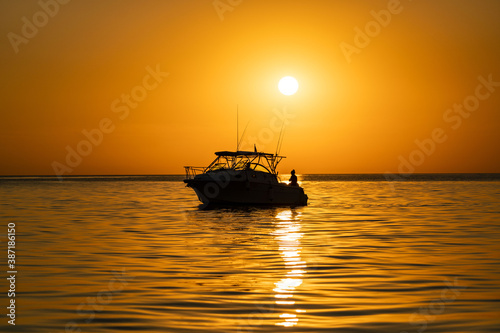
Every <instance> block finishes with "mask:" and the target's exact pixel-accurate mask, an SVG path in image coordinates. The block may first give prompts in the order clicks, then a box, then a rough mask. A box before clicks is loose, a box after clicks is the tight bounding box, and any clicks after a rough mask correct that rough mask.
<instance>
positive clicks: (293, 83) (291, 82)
mask: <svg viewBox="0 0 500 333" xmlns="http://www.w3.org/2000/svg"><path fill="white" fill-rule="evenodd" d="M278 89H279V90H280V92H281V93H282V94H283V95H287V96H290V95H293V94H295V93H296V92H297V90H298V89H299V83H298V82H297V80H296V79H295V78H294V77H291V76H285V77H284V78H282V79H281V80H280V82H279V83H278Z"/></svg>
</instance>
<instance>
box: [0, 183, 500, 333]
mask: <svg viewBox="0 0 500 333" xmlns="http://www.w3.org/2000/svg"><path fill="white" fill-rule="evenodd" d="M417 178H418V177H417ZM431 178H432V177H431ZM469 178H470V177H469V176H467V177H462V178H460V179H458V180H457V179H455V178H453V177H451V178H450V177H449V178H446V177H444V178H442V179H441V178H439V177H434V178H432V179H425V177H424V178H421V179H414V180H415V181H409V182H398V183H392V184H393V185H395V187H394V189H395V191H392V190H391V188H390V186H389V184H388V183H387V182H385V181H380V180H379V179H378V178H377V177H375V178H370V177H365V178H363V177H359V176H325V175H323V176H306V177H304V179H303V182H302V185H303V187H304V188H305V190H306V193H307V194H308V195H309V198H310V205H309V206H307V207H301V208H295V209H290V208H272V209H255V208H254V209H251V208H250V209H233V210H230V209H220V210H210V211H203V210H198V208H197V205H198V201H197V199H196V196H195V194H194V192H192V190H191V189H189V188H186V187H184V184H183V183H181V182H179V181H178V178H177V177H116V178H109V177H107V178H102V177H101V178H97V179H95V178H94V179H93V178H87V177H83V178H74V179H73V180H67V181H64V182H59V181H41V180H39V179H37V178H33V179H22V180H12V179H11V180H9V181H5V180H3V181H2V180H1V179H0V205H1V212H0V221H1V222H2V223H1V228H2V229H3V230H2V231H0V234H1V244H2V246H1V251H2V252H3V253H4V254H2V258H4V259H3V260H4V262H3V264H2V276H3V277H5V275H6V271H7V268H6V267H7V266H6V263H5V258H6V252H7V249H6V244H5V241H6V237H5V236H6V234H7V224H8V223H11V222H13V223H15V224H16V234H17V238H16V264H17V266H16V268H17V271H18V273H17V275H16V326H15V327H14V326H11V325H8V324H7V320H8V319H9V318H7V317H6V316H5V313H6V306H7V305H8V301H9V300H8V297H7V290H8V289H9V287H8V285H7V283H6V279H5V278H2V281H1V282H0V288H1V296H0V300H1V302H2V304H1V308H2V309H4V310H2V313H3V314H2V318H3V319H2V321H1V322H0V330H2V331H12V332H126V331H132V332H394V333H401V332H407V333H410V332H499V331H500V285H499V279H500V261H499V257H500V256H499V253H500V182H499V181H498V179H497V178H498V177H492V179H490V178H477V177H476V178H474V177H472V178H473V179H472V180H471V179H469ZM495 179H496V180H495Z"/></svg>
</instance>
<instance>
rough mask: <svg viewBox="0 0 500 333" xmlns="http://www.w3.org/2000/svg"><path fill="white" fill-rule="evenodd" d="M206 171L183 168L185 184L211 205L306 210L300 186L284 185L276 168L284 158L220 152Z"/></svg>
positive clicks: (305, 199) (204, 169) (204, 202)
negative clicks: (290, 207) (280, 207)
mask: <svg viewBox="0 0 500 333" xmlns="http://www.w3.org/2000/svg"><path fill="white" fill-rule="evenodd" d="M215 155H216V156H217V157H216V158H215V160H214V161H213V162H212V163H211V164H210V165H209V166H208V167H206V168H203V167H192V166H186V167H184V168H185V170H186V179H185V180H184V182H185V183H186V184H187V186H188V187H191V188H192V189H193V190H194V191H195V192H196V194H197V195H198V199H199V200H200V201H201V202H202V203H203V204H204V205H206V206H208V205H210V206H213V205H268V206H285V205H286V206H306V205H307V199H308V198H307V195H306V194H305V193H304V189H303V188H302V187H300V186H298V185H295V186H290V185H288V184H286V183H281V182H280V181H279V178H278V172H277V171H276V167H277V166H278V164H279V163H280V162H281V160H282V159H283V158H285V157H284V156H279V155H278V154H277V153H276V154H270V153H263V152H257V150H256V149H255V151H238V150H237V151H234V152H233V151H220V152H216V153H215Z"/></svg>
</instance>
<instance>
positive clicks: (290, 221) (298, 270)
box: [272, 209, 307, 327]
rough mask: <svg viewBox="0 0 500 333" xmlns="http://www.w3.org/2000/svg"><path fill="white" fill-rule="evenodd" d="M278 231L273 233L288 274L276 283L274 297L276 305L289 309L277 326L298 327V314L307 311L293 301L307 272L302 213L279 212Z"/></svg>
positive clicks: (281, 315) (277, 217) (289, 210)
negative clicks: (301, 242)
mask: <svg viewBox="0 0 500 333" xmlns="http://www.w3.org/2000/svg"><path fill="white" fill-rule="evenodd" d="M276 219H277V229H276V230H275V231H274V232H273V233H272V235H273V236H274V237H275V239H276V240H277V242H278V244H279V250H280V251H281V257H282V258H283V261H284V264H285V267H286V268H287V270H288V272H287V273H286V274H285V277H283V278H282V279H281V280H280V281H278V282H275V286H276V287H275V288H274V289H273V290H274V292H275V295H274V297H275V298H276V300H275V302H276V304H278V305H280V306H283V307H288V309H287V311H284V312H283V313H282V314H280V316H279V318H280V319H279V321H278V322H277V323H276V325H277V326H285V327H291V326H295V325H297V323H298V321H299V318H298V316H297V314H298V313H301V312H305V310H301V309H296V308H295V307H294V305H295V300H294V299H293V296H294V295H293V294H294V291H295V289H296V288H297V287H299V286H300V285H301V284H302V277H303V276H304V274H305V273H306V272H307V271H306V268H307V265H306V262H305V261H304V260H302V258H301V256H300V253H301V250H302V247H301V244H300V239H301V238H302V236H303V235H304V234H303V233H301V232H300V229H301V225H300V221H301V213H300V212H296V211H292V210H291V209H288V210H284V211H281V212H279V213H278V214H277V215H276Z"/></svg>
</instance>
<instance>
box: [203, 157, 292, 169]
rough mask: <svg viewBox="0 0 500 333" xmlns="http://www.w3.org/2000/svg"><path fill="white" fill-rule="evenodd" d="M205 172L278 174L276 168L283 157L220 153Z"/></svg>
mask: <svg viewBox="0 0 500 333" xmlns="http://www.w3.org/2000/svg"><path fill="white" fill-rule="evenodd" d="M216 155H217V158H216V159H215V160H214V161H213V162H212V163H211V164H210V165H209V166H208V167H207V168H206V169H205V172H209V171H218V170H255V171H261V172H266V173H271V174H276V166H277V165H278V163H279V162H280V161H281V159H282V158H283V156H275V155H272V154H265V153H249V152H220V153H216Z"/></svg>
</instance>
